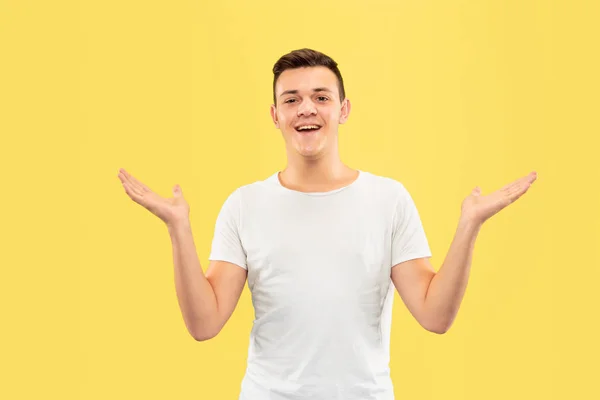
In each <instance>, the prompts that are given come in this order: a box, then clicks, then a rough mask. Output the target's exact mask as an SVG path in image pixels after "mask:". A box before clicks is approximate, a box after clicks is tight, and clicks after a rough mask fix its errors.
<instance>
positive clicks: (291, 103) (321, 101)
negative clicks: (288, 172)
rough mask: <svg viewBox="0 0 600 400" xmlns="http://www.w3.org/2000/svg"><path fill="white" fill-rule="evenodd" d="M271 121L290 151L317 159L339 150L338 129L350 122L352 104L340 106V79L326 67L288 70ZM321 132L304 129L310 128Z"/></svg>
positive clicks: (278, 89) (277, 88) (280, 82)
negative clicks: (279, 131) (349, 115)
mask: <svg viewBox="0 0 600 400" xmlns="http://www.w3.org/2000/svg"><path fill="white" fill-rule="evenodd" d="M275 96H276V99H277V104H275V105H272V106H271V117H272V118H273V122H274V123H275V126H276V127H277V128H278V129H280V130H281V133H282V134H283V138H284V139H285V142H286V147H287V149H288V151H291V150H295V151H296V152H298V153H299V154H300V155H301V156H303V157H307V158H310V159H317V158H320V157H321V156H322V155H324V154H325V153H326V152H327V150H328V149H337V145H336V144H337V142H336V140H337V133H338V125H339V124H343V123H344V122H346V120H347V119H348V114H349V113H350V101H349V100H348V99H344V101H343V102H340V96H339V90H338V83H337V77H336V76H335V74H334V73H333V72H332V71H331V70H329V69H328V68H326V67H320V66H319V67H304V68H295V69H288V70H285V71H283V72H282V73H281V75H279V79H278V80H277V83H276V85H275ZM311 125H312V126H313V128H314V127H315V126H316V127H317V128H318V129H311V128H309V129H301V127H306V126H311Z"/></svg>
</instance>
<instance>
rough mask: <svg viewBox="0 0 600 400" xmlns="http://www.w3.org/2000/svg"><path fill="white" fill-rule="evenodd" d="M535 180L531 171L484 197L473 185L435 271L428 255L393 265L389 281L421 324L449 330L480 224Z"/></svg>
mask: <svg viewBox="0 0 600 400" xmlns="http://www.w3.org/2000/svg"><path fill="white" fill-rule="evenodd" d="M536 179H537V174H536V173H535V172H533V173H531V174H529V175H527V176H525V177H523V178H520V179H518V180H516V181H515V182H512V183H510V184H508V185H506V186H504V187H503V188H502V189H500V190H497V191H496V192H493V193H491V194H489V195H487V196H482V195H481V189H479V187H476V188H475V189H474V190H473V191H472V192H471V194H470V195H469V196H468V197H467V198H466V199H465V200H464V201H463V204H462V210H461V217H460V220H459V223H458V228H457V230H456V234H455V236H454V240H453V241H452V244H451V245H450V249H449V250H448V255H447V256H446V259H445V260H444V262H443V264H442V266H441V267H440V270H439V271H438V272H437V273H436V272H435V270H434V269H433V267H432V266H431V264H430V263H429V259H428V258H417V259H413V260H408V261H405V262H401V263H399V264H396V265H394V266H393V267H392V273H391V278H392V282H393V283H394V286H396V290H397V291H398V294H399V295H400V297H401V298H402V300H403V301H404V303H405V304H406V306H407V308H408V310H409V311H410V313H411V314H412V315H413V316H414V317H415V319H416V320H417V321H418V322H419V324H421V326H423V327H424V328H425V329H427V330H428V331H431V332H435V333H440V334H441V333H445V332H446V331H448V329H450V326H451V325H452V323H453V322H454V319H455V318H456V315H457V313H458V309H459V307H460V303H461V302H462V299H463V297H464V294H465V291H466V288H467V282H468V280H469V272H470V270H471V259H472V256H473V248H474V246H475V239H477V235H478V234H479V231H480V229H481V226H482V224H483V223H484V222H485V221H487V220H488V219H489V218H490V217H492V216H493V215H495V214H496V213H498V212H499V211H500V210H502V209H504V208H505V207H507V206H508V205H509V204H512V203H513V202H514V201H515V200H517V199H518V198H519V197H521V196H522V195H523V194H525V192H527V190H528V189H529V187H530V186H531V184H532V183H533V182H534V181H535V180H536Z"/></svg>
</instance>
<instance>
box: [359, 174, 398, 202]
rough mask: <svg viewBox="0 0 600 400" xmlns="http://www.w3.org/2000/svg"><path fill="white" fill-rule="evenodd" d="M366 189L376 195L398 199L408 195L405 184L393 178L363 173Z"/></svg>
mask: <svg viewBox="0 0 600 400" xmlns="http://www.w3.org/2000/svg"><path fill="white" fill-rule="evenodd" d="M362 174H363V179H364V183H365V185H364V186H365V187H366V188H367V189H368V190H371V191H373V192H374V193H375V194H385V195H388V196H392V197H395V198H398V197H400V196H403V195H404V194H405V193H408V191H407V190H406V187H405V186H404V184H403V183H402V182H401V181H400V180H398V179H396V178H393V177H391V176H386V175H377V174H374V173H372V172H367V171H362Z"/></svg>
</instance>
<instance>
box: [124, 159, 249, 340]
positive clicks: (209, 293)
mask: <svg viewBox="0 0 600 400" xmlns="http://www.w3.org/2000/svg"><path fill="white" fill-rule="evenodd" d="M118 176H119V179H120V180H121V183H122V184H123V188H124V189H125V192H126V193H127V195H128V196H129V197H130V198H131V200H133V201H135V202H136V203H138V204H140V205H142V206H143V207H144V208H146V209H147V210H148V211H150V212H151V213H153V214H154V215H156V216H157V217H159V218H160V219H161V220H162V221H163V222H165V223H166V225H167V228H168V230H169V235H170V236H171V243H172V245H173V262H174V264H175V289H176V291H177V300H178V301H179V307H180V309H181V312H182V314H183V319H184V321H185V325H186V327H187V329H188V331H189V332H190V334H191V335H192V336H193V337H194V339H196V340H208V339H210V338H213V337H215V336H216V335H217V334H218V333H219V332H220V331H221V329H222V328H223V326H224V325H225V323H226V322H227V320H228V319H229V317H230V316H231V314H232V313H233V310H234V308H235V306H236V305H237V302H238V300H239V298H240V295H241V293H242V290H243V289H244V284H245V282H246V275H247V271H246V269H244V268H241V267H239V266H237V265H236V264H232V263H229V262H225V261H210V263H209V265H208V270H207V271H206V276H205V275H204V273H203V272H202V268H201V267H200V262H199V261H198V255H197V254H196V246H195V245H194V237H193V235H192V228H191V225H190V220H189V213H190V207H189V204H188V203H187V201H186V200H185V198H184V196H183V192H182V190H181V187H180V186H179V185H175V187H173V197H171V198H163V197H161V196H159V195H158V194H156V193H155V192H154V191H153V190H151V189H150V188H149V187H148V186H146V185H145V184H143V183H142V182H140V181H139V180H137V179H136V178H135V177H134V176H133V175H131V174H130V173H129V172H127V171H126V170H125V169H123V168H121V169H119V175H118ZM219 221H220V220H219ZM216 257H218V256H216Z"/></svg>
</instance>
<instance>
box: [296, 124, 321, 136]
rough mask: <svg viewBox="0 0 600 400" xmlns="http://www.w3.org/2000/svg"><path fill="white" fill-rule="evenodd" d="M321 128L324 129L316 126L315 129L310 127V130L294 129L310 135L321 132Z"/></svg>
mask: <svg viewBox="0 0 600 400" xmlns="http://www.w3.org/2000/svg"><path fill="white" fill-rule="evenodd" d="M321 128H322V127H321V126H319V125H314V126H313V127H310V128H303V129H298V128H294V129H296V132H298V133H300V134H304V135H306V134H310V133H316V132H319V131H320V130H321Z"/></svg>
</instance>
